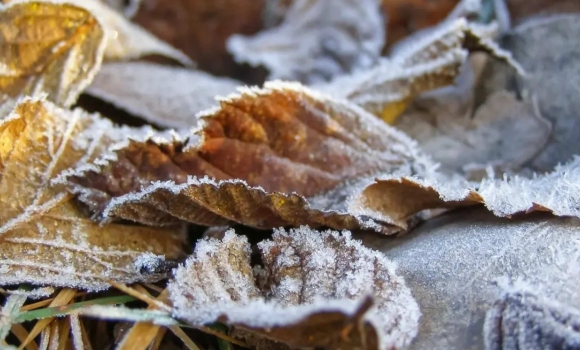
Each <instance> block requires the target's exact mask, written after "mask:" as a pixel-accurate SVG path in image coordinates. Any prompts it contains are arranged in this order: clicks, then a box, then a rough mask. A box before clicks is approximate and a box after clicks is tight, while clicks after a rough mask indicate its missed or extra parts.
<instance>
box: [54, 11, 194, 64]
mask: <svg viewBox="0 0 580 350" xmlns="http://www.w3.org/2000/svg"><path fill="white" fill-rule="evenodd" d="M45 1H51V2H54V1H55V0H45ZM56 1H63V2H69V3H73V4H76V5H78V6H81V7H84V8H86V9H88V10H90V11H91V13H93V15H94V16H95V17H96V18H97V19H98V21H99V22H100V23H101V25H102V26H103V29H104V30H105V32H106V34H107V45H106V47H105V52H104V55H105V56H104V59H105V60H110V61H111V60H131V59H137V58H141V57H144V56H148V55H162V56H165V57H168V58H171V59H173V60H175V61H177V62H180V63H181V64H183V65H186V66H191V65H192V64H193V63H192V62H191V60H190V59H189V58H188V57H187V56H186V55H185V54H183V53H182V52H180V51H179V50H177V49H175V48H173V47H171V46H170V45H169V44H167V43H165V42H163V41H161V40H160V39H158V38H156V37H155V36H154V35H153V34H151V33H149V32H148V31H146V30H145V29H143V28H141V27H140V26H138V25H137V24H134V23H131V22H130V21H129V20H128V19H126V18H125V17H124V16H123V15H121V14H120V13H118V12H117V11H115V10H113V9H112V8H110V7H109V6H107V5H106V4H105V3H103V2H102V1H101V0H56Z"/></svg>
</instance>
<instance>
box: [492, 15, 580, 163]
mask: <svg viewBox="0 0 580 350" xmlns="http://www.w3.org/2000/svg"><path fill="white" fill-rule="evenodd" d="M579 30H580V16H578V15H566V16H554V17H548V18H545V19H536V20H530V21H528V22H526V23H523V24H522V25H521V26H518V27H517V28H515V29H514V31H513V32H512V33H510V34H509V35H508V36H507V37H506V38H505V39H504V40H503V41H502V43H503V45H504V46H505V47H506V48H507V49H509V50H511V51H512V52H513V55H514V58H515V59H516V60H518V62H520V63H521V64H522V66H523V67H524V69H525V70H526V72H527V76H526V77H519V76H517V75H516V76H515V77H514V78H515V80H516V82H517V86H518V88H519V90H520V91H521V92H520V93H521V95H523V96H536V97H537V101H538V106H539V109H540V111H541V114H542V115H543V116H544V117H545V118H546V119H547V120H549V121H550V123H552V125H553V128H552V130H553V132H552V135H551V137H550V142H549V143H548V144H547V145H546V147H545V148H544V149H543V150H542V151H541V152H540V153H539V154H538V155H537V156H536V157H534V159H533V161H531V162H530V164H528V166H529V167H530V168H532V169H533V170H536V171H549V170H551V169H553V167H554V166H556V165H557V164H559V163H563V162H568V161H570V159H571V158H572V157H573V156H574V155H577V154H579V151H580V140H579V138H578V137H577V133H576V130H578V129H579V128H580V119H579V118H578V110H579V108H580V99H579V98H578V97H579V96H580V89H579V87H580V74H579V70H580V63H579V61H578V60H576V59H569V58H571V57H577V56H578V55H580V38H579V37H578V35H577V33H578V31H579ZM501 72H502V71H500V72H498V73H499V74H501ZM486 73H487V72H486ZM508 79H509V78H508ZM512 84H513V83H512Z"/></svg>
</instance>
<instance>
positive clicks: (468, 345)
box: [363, 208, 580, 350]
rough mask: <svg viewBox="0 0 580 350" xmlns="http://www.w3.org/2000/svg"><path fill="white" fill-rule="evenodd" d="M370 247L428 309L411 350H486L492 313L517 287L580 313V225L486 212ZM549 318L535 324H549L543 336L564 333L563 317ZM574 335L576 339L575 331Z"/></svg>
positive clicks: (437, 221)
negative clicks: (557, 320) (394, 266)
mask: <svg viewBox="0 0 580 350" xmlns="http://www.w3.org/2000/svg"><path fill="white" fill-rule="evenodd" d="M363 241H364V242H365V244H367V245H369V246H371V247H373V248H375V249H377V250H379V251H381V252H383V253H384V254H386V255H387V256H388V257H389V259H391V260H393V261H394V262H395V263H397V266H398V268H397V271H398V272H399V273H400V274H402V275H403V276H404V277H405V282H406V284H407V285H408V286H409V287H410V288H411V290H412V292H413V296H414V297H415V298H416V299H417V302H418V303H419V305H420V309H421V311H422V313H423V316H422V317H421V326H420V330H419V334H418V336H417V338H416V339H415V341H414V342H413V344H412V346H411V349H417V350H419V349H466V350H476V349H483V348H484V340H483V338H484V332H483V331H484V327H483V325H484V319H485V313H486V311H487V310H489V308H491V307H492V305H493V304H494V302H495V301H496V300H497V298H498V296H499V295H501V294H503V293H504V292H505V291H506V290H507V291H510V290H513V287H511V288H508V287H509V285H511V284H513V285H515V286H517V287H518V289H519V290H521V289H520V286H522V285H527V286H528V287H531V288H533V289H532V290H533V291H534V293H538V294H541V295H545V296H546V297H549V298H550V299H552V300H554V301H558V302H559V303H561V304H562V305H565V306H566V309H567V310H571V309H572V308H575V309H577V310H579V309H580V279H579V278H578V275H579V272H580V256H579V251H580V250H579V248H580V220H578V219H576V218H556V217H552V216H550V215H533V216H528V217H526V219H525V220H514V219H512V220H508V219H503V218H497V217H494V216H493V215H491V214H490V213H488V212H486V211H485V210H484V209H482V208H479V209H476V210H461V211H457V212H453V213H448V214H446V215H443V216H441V217H438V218H434V219H432V220H429V221H427V222H426V223H424V224H423V225H421V226H419V227H417V229H415V230H414V231H413V232H412V234H408V235H405V236H404V237H402V238H396V239H392V238H384V237H381V236H378V235H368V237H366V238H365V239H364V240H363ZM497 283H499V286H498V285H497ZM528 290H529V289H528ZM528 305H529V304H528ZM558 310H562V309H561V308H559V309H558ZM562 311H563V310H562ZM544 315H545V318H544V317H537V318H536V317H533V318H532V319H528V320H529V321H533V320H534V319H536V320H538V321H539V320H543V321H544V322H546V323H547V324H543V325H542V327H541V329H542V330H545V331H547V332H549V331H550V329H554V328H552V327H555V328H556V329H562V326H561V325H559V324H555V323H553V324H552V325H550V323H552V321H553V320H554V318H553V317H556V318H560V317H558V316H556V315H552V316H550V312H549V311H547V312H546V313H545V314H544ZM565 315H566V314H562V315H561V316H562V317H565ZM514 321H515V320H514ZM524 324H525V323H520V325H522V326H524ZM527 325H530V324H529V323H528V324H527ZM520 329H521V330H522V331H523V330H524V328H520ZM506 331H507V330H506ZM567 333H568V334H570V335H572V334H573V333H574V332H572V330H571V329H570V328H568V331H567ZM576 334H577V333H576ZM506 335H507V334H506ZM546 335H547V334H546ZM575 337H576V338H575V339H578V338H577V335H576V336H575ZM522 345H523V344H522ZM548 348H550V347H548ZM555 348H558V349H559V348H560V347H557V346H556V347H555ZM504 349H505V350H507V349H510V350H511V349H546V348H542V347H525V346H523V347H508V348H504Z"/></svg>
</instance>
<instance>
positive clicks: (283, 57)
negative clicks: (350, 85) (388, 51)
mask: <svg viewBox="0 0 580 350" xmlns="http://www.w3.org/2000/svg"><path fill="white" fill-rule="evenodd" d="M379 6H380V5H379V2H378V1H376V0H359V1H344V0H342V1H337V0H314V1H308V0H307V1H305V0H297V1H293V2H292V3H291V4H290V6H289V8H288V10H287V11H286V13H285V16H284V19H283V20H282V23H281V24H280V25H279V26H277V27H275V28H270V29H267V30H264V31H262V32H260V33H258V34H256V35H254V36H251V37H244V36H241V35H233V36H232V37H231V38H230V39H229V40H228V43H227V46H228V50H229V51H230V52H231V53H232V54H233V55H234V57H235V59H236V61H237V62H244V63H249V64H250V65H252V66H259V65H262V66H264V67H266V68H267V69H268V70H269V71H270V75H269V79H285V80H297V81H300V82H303V83H317V82H324V81H328V80H330V79H332V78H334V77H335V76H337V75H341V74H345V73H352V72H354V71H357V70H360V69H365V68H369V67H370V66H371V65H373V64H374V63H375V62H376V61H377V60H378V58H379V56H380V53H381V49H382V47H383V45H384V42H385V33H384V26H383V18H382V16H381V13H380V10H379Z"/></svg>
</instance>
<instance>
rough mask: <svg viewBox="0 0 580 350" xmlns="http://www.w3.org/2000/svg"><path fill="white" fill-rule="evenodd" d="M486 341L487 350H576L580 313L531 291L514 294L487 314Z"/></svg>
mask: <svg viewBox="0 0 580 350" xmlns="http://www.w3.org/2000/svg"><path fill="white" fill-rule="evenodd" d="M484 341H485V348H486V349H487V350H511V349H514V350H515V349H575V348H578V347H580V310H578V309H575V308H573V307H570V306H569V305H565V304H562V303H559V302H557V301H554V300H551V299H550V298H546V297H545V296H539V295H536V293H534V292H532V291H531V290H525V289H524V290H523V291H519V290H517V291H514V290H512V291H509V292H507V293H505V294H504V295H503V296H502V297H501V298H500V299H499V300H497V301H496V302H495V304H494V305H493V307H492V308H491V309H490V310H489V311H488V312H487V315H486V318H485V326H484Z"/></svg>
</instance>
